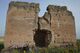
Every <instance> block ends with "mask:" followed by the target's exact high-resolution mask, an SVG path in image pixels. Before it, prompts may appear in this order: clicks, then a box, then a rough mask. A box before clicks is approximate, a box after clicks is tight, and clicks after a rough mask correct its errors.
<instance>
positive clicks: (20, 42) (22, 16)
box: [5, 6, 37, 47]
mask: <svg viewBox="0 0 80 53" xmlns="http://www.w3.org/2000/svg"><path fill="white" fill-rule="evenodd" d="M36 17H37V13H36V11H35V8H32V7H30V6H29V8H24V6H22V7H18V6H11V7H9V10H8V14H7V23H6V25H7V26H6V34H5V47H15V46H18V47H22V46H24V45H25V44H28V43H29V44H30V45H31V44H34V41H33V30H34V28H35V25H36V24H35V21H36Z"/></svg>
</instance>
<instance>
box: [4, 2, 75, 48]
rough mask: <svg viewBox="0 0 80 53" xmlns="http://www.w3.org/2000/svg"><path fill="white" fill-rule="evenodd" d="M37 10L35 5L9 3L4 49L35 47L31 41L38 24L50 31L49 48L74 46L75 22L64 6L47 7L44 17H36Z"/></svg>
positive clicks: (37, 5) (37, 6)
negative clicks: (27, 45) (25, 46)
mask: <svg viewBox="0 0 80 53" xmlns="http://www.w3.org/2000/svg"><path fill="white" fill-rule="evenodd" d="M39 10H40V9H39V4H37V3H27V2H10V4H9V9H8V12H7V23H6V33H5V42H4V43H5V47H23V46H24V45H26V44H29V45H30V46H32V45H35V42H34V40H33V39H34V34H35V30H36V29H38V24H39V25H40V26H39V27H40V29H46V30H49V31H51V34H52V37H51V43H50V45H49V46H58V47H60V46H65V45H69V44H70V45H74V46H75V45H76V32H75V20H74V16H73V15H72V12H71V11H69V10H67V8H66V7H65V6H54V5H49V6H48V7H47V12H45V14H44V16H43V17H38V13H39ZM38 22H39V23H38ZM46 39H48V38H46ZM47 41H48V40H47ZM40 44H41V43H40Z"/></svg>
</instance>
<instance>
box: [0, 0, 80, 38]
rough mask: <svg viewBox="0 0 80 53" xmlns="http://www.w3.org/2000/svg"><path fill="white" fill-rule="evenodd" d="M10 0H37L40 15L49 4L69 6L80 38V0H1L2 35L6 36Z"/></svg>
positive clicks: (0, 23)
mask: <svg viewBox="0 0 80 53" xmlns="http://www.w3.org/2000/svg"><path fill="white" fill-rule="evenodd" d="M10 1H22V2H35V3H39V4H40V12H39V16H43V15H44V13H45V11H46V7H47V6H48V5H49V4H52V5H59V6H67V8H68V10H70V11H72V13H73V16H74V17H75V25H76V35H77V38H80V0H0V36H4V33H5V25H6V15H7V9H8V5H9V3H10Z"/></svg>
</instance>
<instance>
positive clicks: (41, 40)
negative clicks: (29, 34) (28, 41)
mask: <svg viewBox="0 0 80 53" xmlns="http://www.w3.org/2000/svg"><path fill="white" fill-rule="evenodd" d="M51 39H52V34H51V31H49V30H46V29H41V30H36V31H35V34H34V41H35V45H36V46H38V47H48V45H49V44H50V42H51Z"/></svg>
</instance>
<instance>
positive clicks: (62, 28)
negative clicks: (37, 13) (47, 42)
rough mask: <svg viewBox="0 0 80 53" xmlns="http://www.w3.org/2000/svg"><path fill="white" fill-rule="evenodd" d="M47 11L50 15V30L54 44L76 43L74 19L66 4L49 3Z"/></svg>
mask: <svg viewBox="0 0 80 53" xmlns="http://www.w3.org/2000/svg"><path fill="white" fill-rule="evenodd" d="M47 10H48V13H49V14H50V16H51V31H52V35H53V38H52V39H54V40H52V44H54V46H64V45H69V44H70V45H72V44H73V45H76V31H75V20H74V16H73V15H72V12H70V11H69V10H67V8H66V6H54V5H49V6H48V7H47Z"/></svg>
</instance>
